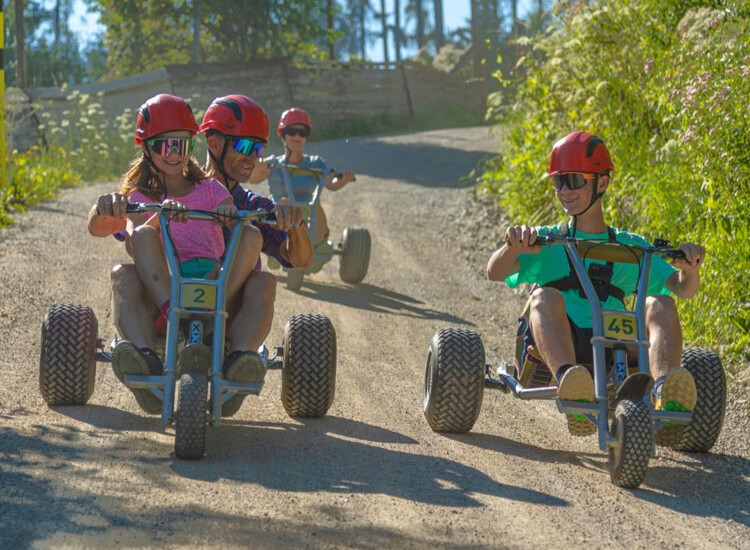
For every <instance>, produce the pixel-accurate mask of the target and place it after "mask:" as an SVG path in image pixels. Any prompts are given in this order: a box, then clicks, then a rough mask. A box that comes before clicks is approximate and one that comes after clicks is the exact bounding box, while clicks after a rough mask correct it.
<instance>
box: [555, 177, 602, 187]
mask: <svg viewBox="0 0 750 550" xmlns="http://www.w3.org/2000/svg"><path fill="white" fill-rule="evenodd" d="M593 179H596V175H595V174H557V175H554V176H552V186H553V187H554V188H555V191H562V188H563V187H567V188H568V189H571V190H572V189H580V188H581V187H583V186H584V185H586V184H587V183H588V182H589V181H591V180H593Z"/></svg>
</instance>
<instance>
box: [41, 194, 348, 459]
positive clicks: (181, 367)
mask: <svg viewBox="0 0 750 550" xmlns="http://www.w3.org/2000/svg"><path fill="white" fill-rule="evenodd" d="M128 211H129V212H157V213H158V215H159V222H160V225H161V231H162V235H164V245H165V250H166V253H167V262H168V265H169V270H170V274H171V282H172V287H171V301H170V303H171V304H173V305H172V306H171V307H170V309H169V310H168V315H167V332H166V342H164V343H163V348H164V349H163V352H164V355H163V361H162V362H163V365H164V371H163V373H162V374H161V375H157V376H134V375H125V376H124V382H125V385H126V386H128V387H129V388H132V389H144V390H147V391H150V392H152V393H153V394H154V395H155V396H156V397H157V398H158V399H159V400H160V401H161V421H162V424H163V425H164V426H167V425H173V426H174V430H175V444H174V450H175V455H176V456H177V457H179V458H182V459H199V458H201V457H202V456H203V455H204V454H205V433H206V426H207V425H212V426H219V425H221V420H222V405H223V404H225V403H227V401H229V400H230V399H232V398H233V397H235V396H237V395H240V394H252V395H259V394H260V392H261V390H262V389H263V382H235V381H230V380H226V379H225V378H224V376H223V373H222V364H223V360H224V352H225V324H226V319H227V313H226V294H225V289H226V283H227V279H228V274H229V271H230V270H231V267H232V263H233V261H234V258H235V255H236V251H237V248H238V243H239V239H240V235H241V233H242V228H243V226H244V224H245V223H249V222H251V221H258V222H261V223H272V221H273V220H272V219H271V218H269V216H271V217H272V215H269V214H268V213H267V212H266V211H265V210H258V211H253V212H246V211H242V212H238V213H237V218H238V220H239V221H238V222H237V223H235V225H234V229H233V231H232V236H231V239H230V241H229V244H228V246H227V249H226V253H225V257H224V260H223V262H222V265H221V267H220V270H219V274H218V276H217V278H216V279H202V278H186V277H183V276H182V274H181V273H180V268H179V265H178V262H177V256H176V252H175V247H174V244H173V242H172V240H171V237H170V233H169V231H168V224H169V218H168V215H169V213H170V211H169V210H168V209H166V208H162V206H161V205H141V204H131V205H129V206H128ZM188 217H190V218H193V219H199V220H214V217H213V213H211V212H206V211H198V210H191V211H189V213H188ZM97 329H98V323H97V319H96V316H95V315H94V312H93V310H92V309H91V308H90V307H88V306H85V305H81V304H74V303H60V304H55V305H53V306H52V307H51V308H50V310H49V311H48V313H47V315H46V316H45V318H44V321H43V323H42V345H41V358H40V372H39V386H40V390H41V393H42V396H43V398H44V400H45V401H46V402H47V403H48V404H49V405H85V404H86V403H87V402H88V400H89V398H90V397H91V395H92V393H93V390H94V381H95V376H96V363H97V361H98V362H102V363H111V361H112V350H113V349H114V346H115V344H116V343H117V337H116V338H115V341H113V342H112V344H111V346H110V351H105V349H104V342H103V340H101V339H99V338H98V335H97ZM258 353H259V355H260V358H261V360H262V362H263V363H264V365H265V367H266V369H267V370H274V369H275V370H281V371H282V388H281V399H282V403H283V405H284V408H285V409H286V411H287V413H288V414H289V415H290V416H292V417H320V416H323V415H325V414H326V413H327V412H328V409H329V407H330V406H331V404H332V402H333V397H334V391H335V381H336V380H335V379H336V333H335V330H334V328H333V326H332V324H331V322H330V320H329V319H328V318H327V317H324V316H322V315H316V314H301V315H294V316H293V317H292V318H291V319H290V320H289V322H288V323H287V325H286V327H285V329H284V338H283V346H281V347H278V348H276V354H275V356H274V357H270V356H269V352H268V349H267V348H266V346H265V344H264V345H262V346H261V347H260V349H259V350H258ZM178 381H179V385H178V383H177V382H178ZM175 394H176V407H175ZM237 408H239V405H238V406H237ZM235 412H236V410H234V411H232V412H231V414H234V413H235ZM231 414H226V415H227V416H229V415H231Z"/></svg>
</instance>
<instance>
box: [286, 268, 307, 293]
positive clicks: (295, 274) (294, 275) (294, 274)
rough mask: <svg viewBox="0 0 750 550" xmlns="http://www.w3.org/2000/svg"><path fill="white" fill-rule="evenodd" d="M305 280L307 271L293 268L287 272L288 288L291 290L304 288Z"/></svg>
mask: <svg viewBox="0 0 750 550" xmlns="http://www.w3.org/2000/svg"><path fill="white" fill-rule="evenodd" d="M304 279H305V270H304V269H299V268H297V267H292V268H290V269H288V270H287V272H286V287H287V288H288V289H289V290H294V291H296V290H299V289H300V288H302V281H303V280H304Z"/></svg>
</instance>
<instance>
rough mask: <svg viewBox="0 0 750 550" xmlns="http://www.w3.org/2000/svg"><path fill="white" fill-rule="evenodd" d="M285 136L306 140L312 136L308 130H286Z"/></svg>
mask: <svg viewBox="0 0 750 550" xmlns="http://www.w3.org/2000/svg"><path fill="white" fill-rule="evenodd" d="M284 135H285V136H300V137H303V138H306V137H307V136H309V135H310V130H309V129H308V128H284Z"/></svg>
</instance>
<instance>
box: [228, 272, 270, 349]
mask: <svg viewBox="0 0 750 550" xmlns="http://www.w3.org/2000/svg"><path fill="white" fill-rule="evenodd" d="M275 299H276V278H275V277H274V276H273V275H271V274H270V273H268V272H265V271H255V272H253V274H252V275H250V278H249V279H248V280H247V282H246V283H245V286H244V288H243V289H242V296H241V305H240V309H239V311H238V312H237V313H236V315H234V316H233V318H232V321H231V325H230V327H229V331H228V336H229V342H230V351H237V350H251V351H255V350H257V349H258V348H259V347H260V345H261V344H262V343H263V342H264V340H265V339H266V336H268V333H269V332H270V331H271V323H272V322H273V304H274V301H275ZM238 301H239V300H238Z"/></svg>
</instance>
